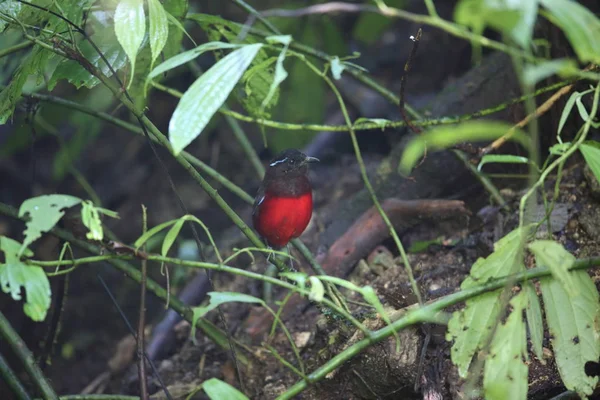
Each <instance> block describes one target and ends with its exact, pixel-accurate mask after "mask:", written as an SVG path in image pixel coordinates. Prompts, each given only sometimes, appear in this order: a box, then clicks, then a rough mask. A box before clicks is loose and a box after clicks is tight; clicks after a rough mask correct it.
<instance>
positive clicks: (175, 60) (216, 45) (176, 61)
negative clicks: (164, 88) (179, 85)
mask: <svg viewBox="0 0 600 400" xmlns="http://www.w3.org/2000/svg"><path fill="white" fill-rule="evenodd" d="M239 47H241V45H239V44H231V43H224V42H209V43H204V44H202V45H200V46H198V47H196V48H194V49H191V50H188V51H184V52H183V53H179V54H177V55H176V56H174V57H171V58H169V59H168V60H166V61H165V62H163V63H161V64H159V65H158V66H157V67H156V68H154V69H153V70H152V72H150V74H149V75H148V79H152V78H154V77H156V76H159V75H161V74H163V73H165V72H167V71H169V70H171V69H173V68H177V67H179V66H180V65H183V64H185V63H187V62H189V61H192V60H193V59H195V58H196V57H198V56H199V55H201V54H203V53H205V52H207V51H212V50H221V49H236V48H239Z"/></svg>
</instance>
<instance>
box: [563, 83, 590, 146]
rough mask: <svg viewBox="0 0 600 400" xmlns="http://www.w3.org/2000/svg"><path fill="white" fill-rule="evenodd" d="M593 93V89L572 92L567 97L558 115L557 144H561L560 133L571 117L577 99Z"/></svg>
mask: <svg viewBox="0 0 600 400" xmlns="http://www.w3.org/2000/svg"><path fill="white" fill-rule="evenodd" d="M593 91H594V89H588V90H586V91H584V92H573V93H572V94H571V96H569V100H567V102H566V103H565V107H564V108H563V111H562V113H561V115H560V121H558V132H557V138H558V142H559V143H561V140H560V132H561V131H562V128H563V127H564V126H565V123H566V122H567V118H569V115H571V110H572V109H573V106H574V105H575V102H576V101H577V99H579V98H581V97H582V96H585V95H586V94H588V93H591V92H593Z"/></svg>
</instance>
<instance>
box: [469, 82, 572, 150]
mask: <svg viewBox="0 0 600 400" xmlns="http://www.w3.org/2000/svg"><path fill="white" fill-rule="evenodd" d="M574 87H575V84H574V83H572V84H570V85H567V86H564V87H562V88H561V89H559V90H558V91H556V93H554V94H553V95H552V96H550V98H548V100H546V101H545V102H544V103H542V104H541V105H540V106H539V107H538V108H536V110H535V111H534V112H533V113H531V114H528V115H527V116H526V117H525V118H523V119H522V120H521V121H519V122H518V123H517V124H515V126H513V127H512V128H511V129H510V130H509V131H508V132H506V134H505V135H503V136H501V137H499V138H498V139H496V140H494V141H493V142H492V143H491V144H489V145H488V146H486V147H484V148H483V149H481V150H480V151H479V155H480V156H484V155H486V154H488V153H491V152H492V151H495V150H498V149H499V148H500V147H501V146H502V145H503V144H504V143H506V142H507V141H508V140H510V138H511V137H512V136H513V135H514V134H515V133H516V131H517V129H519V128H523V127H525V126H526V125H527V124H528V123H529V122H530V121H531V120H533V119H535V118H539V117H540V116H542V115H544V114H545V113H546V112H547V111H548V110H550V109H551V108H552V106H553V105H554V104H555V103H556V102H557V101H558V100H559V99H560V98H561V97H563V96H565V95H567V94H569V93H570V92H571V90H573V88H574Z"/></svg>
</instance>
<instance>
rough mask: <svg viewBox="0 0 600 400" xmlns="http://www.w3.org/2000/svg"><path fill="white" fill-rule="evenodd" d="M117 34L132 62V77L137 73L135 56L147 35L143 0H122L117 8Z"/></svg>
mask: <svg viewBox="0 0 600 400" xmlns="http://www.w3.org/2000/svg"><path fill="white" fill-rule="evenodd" d="M114 19H115V34H116V35H117V40H118V41H119V43H120V44H121V46H123V50H125V53H126V54H127V57H128V58H129V62H130V63H131V79H130V81H129V83H130V84H131V82H132V81H133V75H134V73H135V58H136V56H137V52H138V50H139V49H140V46H141V45H142V42H143V41H144V36H145V35H146V14H145V13H144V1H143V0H121V1H120V2H119V4H118V5H117V8H116V9H115V17H114Z"/></svg>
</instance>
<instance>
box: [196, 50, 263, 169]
mask: <svg viewBox="0 0 600 400" xmlns="http://www.w3.org/2000/svg"><path fill="white" fill-rule="evenodd" d="M188 65H189V66H190V70H191V71H192V72H193V73H194V75H196V77H199V76H200V75H202V69H201V68H200V66H199V65H198V63H197V62H196V61H195V60H192V61H191V62H189V63H188ZM221 108H222V109H223V111H224V112H227V111H231V110H230V109H229V107H228V106H227V104H226V103H224V104H223V106H222V107H221ZM223 115H224V116H225V122H227V124H229V126H230V127H231V131H232V132H233V135H234V136H235V138H236V139H237V141H238V142H239V144H240V146H241V147H242V150H244V153H246V157H248V160H250V163H251V164H252V166H253V167H254V170H255V171H256V173H257V175H258V177H259V178H261V179H262V177H263V176H264V174H265V167H264V166H263V165H262V162H260V158H258V154H256V152H255V151H254V148H253V147H252V143H250V141H249V140H248V136H247V135H246V133H245V132H244V130H243V129H242V127H241V126H240V124H239V122H238V121H237V119H235V118H233V117H232V116H231V115H229V114H223Z"/></svg>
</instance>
